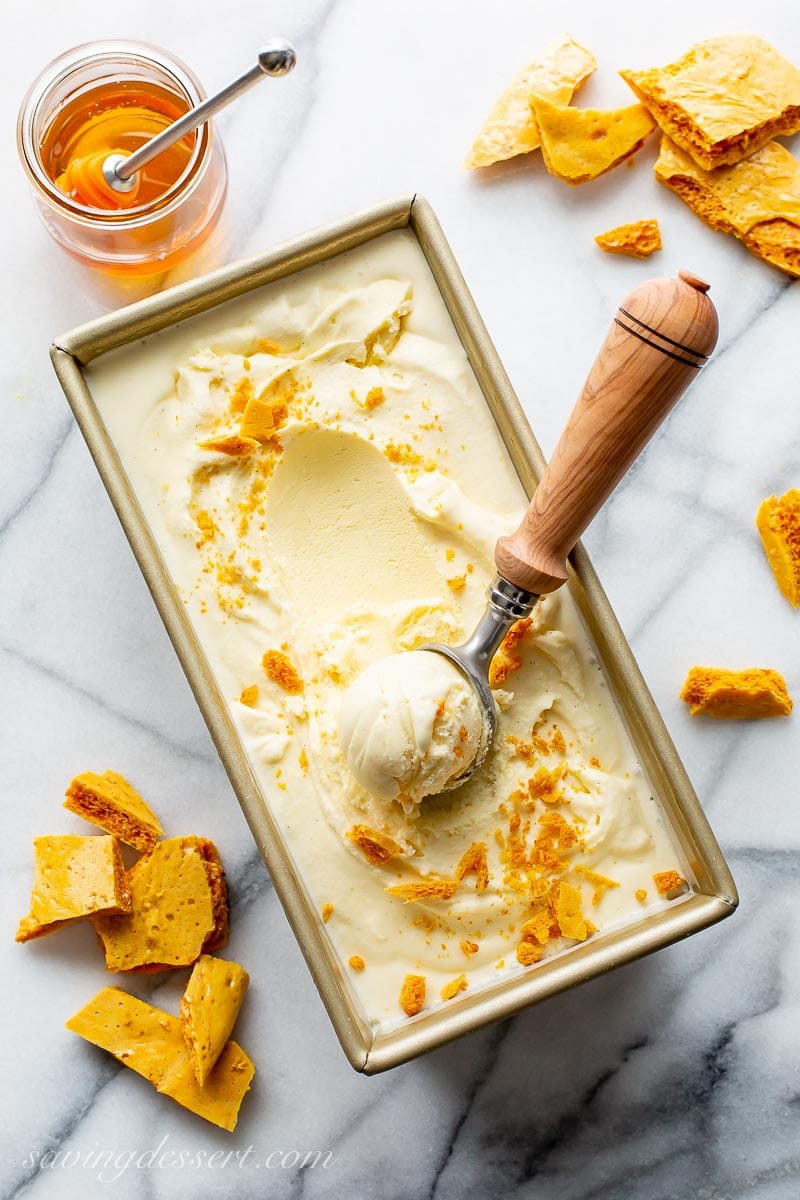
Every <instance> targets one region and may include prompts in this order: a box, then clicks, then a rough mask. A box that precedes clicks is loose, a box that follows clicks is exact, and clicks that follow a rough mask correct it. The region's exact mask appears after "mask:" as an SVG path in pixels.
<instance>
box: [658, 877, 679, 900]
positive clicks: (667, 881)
mask: <svg viewBox="0 0 800 1200" xmlns="http://www.w3.org/2000/svg"><path fill="white" fill-rule="evenodd" d="M653 883H654V884H655V885H656V891H657V892H658V894H659V896H665V897H666V899H667V900H673V899H674V898H675V896H680V895H681V893H682V892H685V891H686V880H685V879H684V878H683V876H682V875H680V874H678V872H677V871H656V873H655V875H654V876H653Z"/></svg>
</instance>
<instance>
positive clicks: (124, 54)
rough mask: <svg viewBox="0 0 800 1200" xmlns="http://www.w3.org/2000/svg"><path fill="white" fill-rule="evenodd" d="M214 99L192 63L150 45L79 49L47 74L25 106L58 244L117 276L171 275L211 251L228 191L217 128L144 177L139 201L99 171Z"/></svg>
mask: <svg viewBox="0 0 800 1200" xmlns="http://www.w3.org/2000/svg"><path fill="white" fill-rule="evenodd" d="M204 99H205V93H204V91H203V89H202V87H201V85H200V83H199V81H198V80H197V79H196V78H195V76H194V75H193V74H192V72H191V71H190V70H189V68H188V67H187V66H185V64H184V63H182V62H180V60H179V59H177V58H175V57H174V56H173V55H171V54H169V53H168V52H167V51H166V50H161V49H159V47H157V46H151V45H149V44H148V43H145V42H136V41H105V42H93V43H90V44H88V45H84V46H76V47H75V48H74V49H72V50H69V51H67V52H66V53H65V54H62V55H60V56H59V57H58V58H57V59H55V60H54V61H53V62H52V63H50V64H49V65H48V66H47V67H46V68H45V70H44V71H43V72H42V74H41V75H40V76H39V78H38V79H36V80H35V81H34V83H33V84H32V86H31V88H30V90H29V91H28V94H27V95H26V97H25V99H24V100H23V102H22V107H21V109H20V114H19V121H18V125H17V142H18V146H19V152H20V158H21V160H22V164H23V168H24V170H25V173H26V175H27V176H28V181H29V183H30V185H31V188H32V191H33V198H34V203H35V204H36V207H37V209H38V211H39V215H40V216H41V218H42V220H43V222H44V224H45V226H46V227H47V230H48V232H49V233H50V235H51V236H52V237H53V238H54V239H55V240H56V241H57V242H58V243H59V245H61V246H62V247H63V248H64V249H65V250H67V251H68V252H69V253H70V254H72V255H73V256H74V257H75V258H78V259H79V260H81V261H82V262H83V263H86V264H87V265H89V266H91V267H94V268H96V269H98V270H101V271H104V272H107V273H110V274H113V275H118V276H149V275H155V274H159V275H160V274H163V273H164V272H165V271H167V270H169V269H171V268H172V267H174V266H175V265H177V264H178V263H179V262H181V261H182V260H183V259H185V258H186V257H187V256H188V255H189V254H191V253H193V252H194V251H195V250H196V249H197V248H198V247H199V246H200V244H201V243H202V242H203V241H204V240H205V239H206V238H207V237H208V235H209V233H210V232H211V231H212V229H213V228H214V226H215V225H216V222H217V220H218V218H219V215H220V212H221V210H222V205H223V201H224V199H225V191H226V185H227V169H226V165H225V156H224V154H223V152H222V147H221V145H220V143H219V140H218V138H217V137H216V133H215V131H214V129H213V126H212V123H211V122H207V123H206V124H204V125H202V126H200V127H199V128H198V129H197V130H195V131H194V132H192V133H189V134H187V135H186V137H184V138H183V139H182V140H181V141H180V142H178V143H176V144H175V145H174V146H172V147H170V148H169V149H167V150H165V151H164V152H163V153H162V154H160V155H159V156H158V157H157V158H155V159H153V160H152V162H151V163H149V164H148V165H147V166H146V167H144V168H143V169H142V170H141V171H139V172H138V173H137V177H136V178H137V187H136V189H135V190H134V191H132V192H130V193H125V192H119V193H115V194H111V192H112V189H110V187H108V186H105V187H103V186H102V170H100V172H99V176H100V184H98V183H97V177H98V171H97V165H96V164H97V162H99V164H100V166H101V167H102V162H103V161H104V159H105V158H106V157H107V156H108V155H110V154H112V153H117V154H118V153H123V154H131V153H133V152H134V151H135V150H137V149H138V148H139V147H140V146H142V145H143V143H144V142H146V141H149V140H150V139H151V138H153V137H155V135H156V134H158V133H160V132H161V131H162V130H163V129H164V128H166V126H167V125H170V124H172V123H173V122H174V121H176V120H178V118H180V117H181V116H183V114H184V113H186V112H187V111H188V110H189V109H190V108H194V107H195V106H196V105H197V104H199V103H200V102H201V101H202V100H204ZM90 164H94V166H93V167H92V169H89V165H90ZM92 181H94V185H93V184H92ZM76 184H77V185H78V186H75V185H76Z"/></svg>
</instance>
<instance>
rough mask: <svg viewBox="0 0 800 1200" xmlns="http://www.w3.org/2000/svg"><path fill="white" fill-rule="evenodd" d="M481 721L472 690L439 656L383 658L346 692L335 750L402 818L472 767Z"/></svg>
mask: <svg viewBox="0 0 800 1200" xmlns="http://www.w3.org/2000/svg"><path fill="white" fill-rule="evenodd" d="M484 725H485V719H484V715H483V710H482V709H481V705H480V700H479V697H478V695H477V693H476V691H475V689H474V687H473V686H472V685H471V684H470V683H469V682H468V681H467V680H466V679H465V678H464V676H463V675H462V673H461V672H460V671H459V669H458V667H456V666H454V664H453V663H451V662H450V661H449V659H447V658H445V657H444V655H442V654H434V653H432V652H431V651H430V650H412V651H410V652H409V653H407V654H391V655H390V656H389V657H388V658H380V659H378V661H377V662H375V663H373V664H372V666H371V667H367V669H366V671H363V672H362V673H361V674H360V675H359V676H358V677H357V679H355V681H354V682H353V683H351V684H350V687H349V688H348V689H347V691H346V692H345V694H344V699H343V700H342V708H341V712H340V714H339V745H340V746H341V748H342V750H343V751H344V756H345V759H346V760H347V765H348V767H349V768H350V770H351V771H352V773H353V775H354V776H355V777H356V780H357V781H358V782H359V783H360V784H361V786H362V787H363V788H365V789H366V791H368V792H369V793H370V794H371V795H373V796H377V797H378V798H379V799H380V800H389V801H390V800H397V801H398V802H399V803H400V804H401V805H402V807H403V809H404V810H405V811H406V812H411V811H413V807H414V805H415V804H419V802H420V800H422V799H424V797H425V796H431V795H434V794H436V793H438V792H442V791H444V790H445V788H446V787H447V785H448V784H449V783H451V782H452V781H453V780H454V779H456V778H457V777H458V776H460V775H463V774H464V772H465V771H466V770H468V769H469V767H471V766H472V764H473V762H474V761H475V756H476V755H477V753H478V750H479V749H480V746H481V741H482V739H483V738H484V736H485V729H484Z"/></svg>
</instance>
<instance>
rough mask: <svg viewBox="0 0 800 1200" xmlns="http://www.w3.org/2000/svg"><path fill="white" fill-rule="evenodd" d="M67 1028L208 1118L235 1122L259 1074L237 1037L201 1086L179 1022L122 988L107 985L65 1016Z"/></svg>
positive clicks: (224, 1123)
mask: <svg viewBox="0 0 800 1200" xmlns="http://www.w3.org/2000/svg"><path fill="white" fill-rule="evenodd" d="M66 1024H67V1029H69V1030H71V1032H72V1033H77V1034H78V1036H79V1037H82V1038H84V1039H85V1040H86V1041H87V1042H91V1043H92V1045H93V1046H99V1047H100V1048H101V1049H102V1050H107V1051H108V1052H109V1053H110V1054H113V1055H114V1057H115V1058H117V1059H119V1061H120V1062H121V1063H123V1064H124V1065H125V1066H126V1067H130V1068H131V1070H132V1071H135V1072H136V1073H137V1075H142V1076H143V1077H144V1078H145V1079H146V1080H148V1082H149V1083H152V1085H153V1087H154V1088H155V1089H156V1091H158V1092H161V1093H162V1095H164V1096H169V1097H170V1099H171V1100H174V1101H175V1102H176V1104H180V1105H181V1106H182V1107H183V1108H188V1109H189V1111H190V1112H193V1113H196V1114H197V1115H198V1116H199V1117H203V1119H204V1120H206V1121H210V1122H211V1123H212V1124H214V1125H218V1126H219V1127H220V1128H221V1129H227V1130H228V1132H229V1133H232V1132H233V1130H234V1129H235V1128H236V1121H237V1119H238V1116H239V1108H240V1106H241V1103H242V1100H243V1099H244V1096H245V1094H246V1092H247V1091H248V1089H249V1087H250V1083H251V1081H252V1079H253V1076H254V1075H255V1067H254V1066H253V1063H252V1062H251V1061H250V1059H249V1058H248V1056H247V1055H246V1054H245V1052H244V1050H242V1048H241V1046H238V1045H237V1044H236V1042H228V1043H227V1044H226V1045H225V1047H224V1048H223V1050H222V1053H221V1054H220V1056H219V1058H218V1060H217V1064H216V1066H215V1068H214V1070H213V1071H212V1072H211V1074H210V1076H209V1077H208V1079H207V1080H206V1082H205V1084H204V1085H203V1086H200V1085H199V1084H198V1082H197V1080H196V1079H195V1076H194V1072H193V1070H192V1064H191V1061H190V1058H189V1053H188V1051H187V1049H186V1045H185V1044H184V1040H183V1034H182V1031H181V1022H180V1021H179V1020H178V1018H177V1017H174V1016H173V1015H172V1013H168V1012H164V1011H163V1009H160V1008H153V1007H152V1006H151V1005H149V1004H146V1003H145V1002H144V1001H143V1000H137V998H136V997H135V996H130V995H128V993H127V992H123V991H121V990H120V989H119V988H114V987H106V988H103V989H102V990H101V991H99V992H98V993H97V995H96V996H95V997H94V999H93V1000H90V1001H89V1003H88V1004H86V1005H85V1006H84V1007H83V1008H82V1009H81V1010H80V1012H77V1013H75V1016H74V1017H71V1018H70V1019H69V1021H67V1023H66Z"/></svg>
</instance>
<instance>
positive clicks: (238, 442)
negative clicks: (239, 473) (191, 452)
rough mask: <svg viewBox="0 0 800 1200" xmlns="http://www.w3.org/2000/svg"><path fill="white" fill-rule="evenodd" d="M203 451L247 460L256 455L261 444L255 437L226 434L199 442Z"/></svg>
mask: <svg viewBox="0 0 800 1200" xmlns="http://www.w3.org/2000/svg"><path fill="white" fill-rule="evenodd" d="M197 444H198V446H199V447H200V449H201V450H210V451H211V452H212V453H214V454H226V455H227V456H228V458H245V457H246V456H247V455H248V454H254V453H255V451H256V450H257V449H258V447H259V443H258V442H257V441H256V439H255V438H253V437H242V436H241V434H236V433H226V434H221V435H220V436H219V437H210V438H206V439H205V441H202V442H198V443H197Z"/></svg>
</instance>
